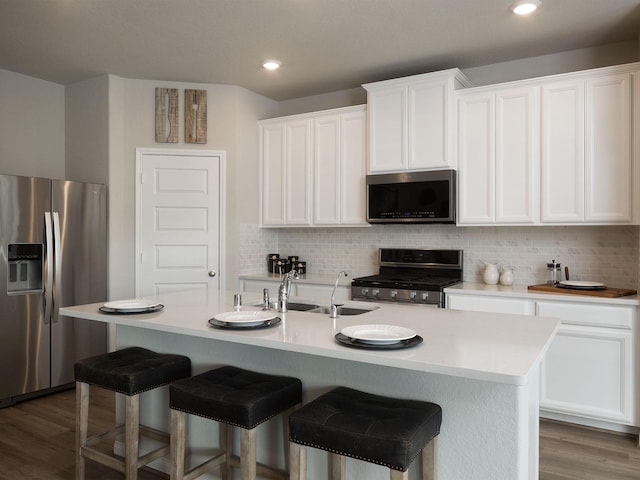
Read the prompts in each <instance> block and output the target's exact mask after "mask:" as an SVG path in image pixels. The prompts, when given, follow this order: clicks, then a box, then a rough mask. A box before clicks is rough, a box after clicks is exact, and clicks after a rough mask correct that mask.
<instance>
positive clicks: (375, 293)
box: [371, 288, 380, 297]
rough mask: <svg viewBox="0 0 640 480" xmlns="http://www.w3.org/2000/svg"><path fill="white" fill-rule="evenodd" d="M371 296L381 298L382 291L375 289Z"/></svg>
mask: <svg viewBox="0 0 640 480" xmlns="http://www.w3.org/2000/svg"><path fill="white" fill-rule="evenodd" d="M371 294H372V295H373V296H374V297H379V296H380V290H379V289H377V288H375V289H374V290H373V291H372V292H371Z"/></svg>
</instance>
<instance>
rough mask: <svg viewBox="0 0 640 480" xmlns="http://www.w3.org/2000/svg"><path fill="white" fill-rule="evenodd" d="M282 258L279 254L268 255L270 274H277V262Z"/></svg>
mask: <svg viewBox="0 0 640 480" xmlns="http://www.w3.org/2000/svg"><path fill="white" fill-rule="evenodd" d="M279 258H280V255H279V254H277V253H270V254H269V255H267V271H268V272H269V273H277V272H276V262H277V261H278V259H279Z"/></svg>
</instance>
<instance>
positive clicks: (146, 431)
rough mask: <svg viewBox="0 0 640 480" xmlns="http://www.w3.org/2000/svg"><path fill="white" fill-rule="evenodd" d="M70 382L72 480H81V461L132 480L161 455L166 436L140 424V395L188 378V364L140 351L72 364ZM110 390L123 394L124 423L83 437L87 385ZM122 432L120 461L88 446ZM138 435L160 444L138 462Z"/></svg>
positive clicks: (134, 349)
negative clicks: (72, 400) (73, 392)
mask: <svg viewBox="0 0 640 480" xmlns="http://www.w3.org/2000/svg"><path fill="white" fill-rule="evenodd" d="M74 372H75V380H76V480H83V479H84V477H85V459H86V458H88V459H91V460H93V461H95V462H98V463H101V464H103V465H106V466H108V467H110V468H113V469H114V470H117V471H119V472H122V473H124V474H125V477H126V478H127V480H135V479H136V478H138V469H139V468H140V467H142V466H144V465H147V464H148V463H150V462H152V461H154V460H156V459H158V458H160V457H162V456H164V455H166V454H167V453H168V451H169V445H168V440H169V436H168V435H167V434H166V433H164V432H160V431H158V430H155V429H152V428H149V427H145V426H143V425H140V424H139V422H140V397H139V395H140V393H142V392H144V391H147V390H152V389H154V388H157V387H160V386H162V385H166V384H168V383H170V382H172V381H174V380H178V379H180V378H184V377H188V376H189V375H191V360H190V359H189V357H185V356H183V355H172V354H161V353H156V352H153V351H151V350H147V349H145V348H140V347H131V348H125V349H122V350H118V351H115V352H112V353H105V354H103V355H96V356H94V357H90V358H85V359H83V360H80V361H78V362H77V363H76V364H75V365H74ZM90 385H95V386H98V387H102V388H106V389H108V390H113V391H114V392H117V393H121V394H124V395H126V397H125V423H124V425H118V426H116V427H115V428H114V429H112V430H109V431H107V432H104V433H101V434H99V435H94V436H92V437H90V438H87V430H88V422H89V386H90ZM123 432H124V433H125V459H124V461H123V460H121V459H120V458H118V457H116V456H115V455H110V454H107V453H104V452H102V451H100V450H98V449H96V448H93V447H92V446H93V445H95V444H97V443H99V442H100V441H102V440H106V439H108V438H112V437H115V436H116V435H119V434H121V433H123ZM140 434H142V435H144V436H147V437H149V438H152V439H155V440H159V441H162V442H164V443H165V445H164V446H162V447H160V448H158V449H156V450H153V451H151V452H149V453H147V454H145V455H143V456H141V457H139V453H138V444H139V441H140Z"/></svg>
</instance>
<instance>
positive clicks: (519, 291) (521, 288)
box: [444, 282, 640, 305]
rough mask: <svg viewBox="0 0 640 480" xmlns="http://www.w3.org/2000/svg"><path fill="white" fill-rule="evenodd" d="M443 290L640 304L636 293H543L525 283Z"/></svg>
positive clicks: (455, 286)
mask: <svg viewBox="0 0 640 480" xmlns="http://www.w3.org/2000/svg"><path fill="white" fill-rule="evenodd" d="M444 292H445V294H461V295H465V294H466V295H487V296H494V297H495V296H497V297H505V298H507V297H517V298H525V299H531V300H562V301H565V302H584V303H599V304H610V305H640V296H638V295H629V296H626V297H616V298H607V297H595V296H591V295H576V294H570V293H563V292H562V290H560V289H558V293H544V292H537V291H531V290H528V287H527V286H526V285H513V286H510V287H505V286H503V285H486V284H484V283H471V282H463V283H459V284H458V285H454V286H452V287H447V288H445V289H444Z"/></svg>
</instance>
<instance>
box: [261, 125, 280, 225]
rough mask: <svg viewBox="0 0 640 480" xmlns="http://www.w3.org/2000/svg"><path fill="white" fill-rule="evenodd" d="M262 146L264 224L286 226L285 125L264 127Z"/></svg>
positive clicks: (262, 130)
mask: <svg viewBox="0 0 640 480" xmlns="http://www.w3.org/2000/svg"><path fill="white" fill-rule="evenodd" d="M260 132H261V144H262V151H261V153H262V161H261V172H262V196H261V197H262V224H263V225H284V224H285V188H284V187H285V181H284V179H285V172H286V163H285V157H284V156H285V124H284V123H277V124H269V125H263V126H262V128H261V129H260Z"/></svg>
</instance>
